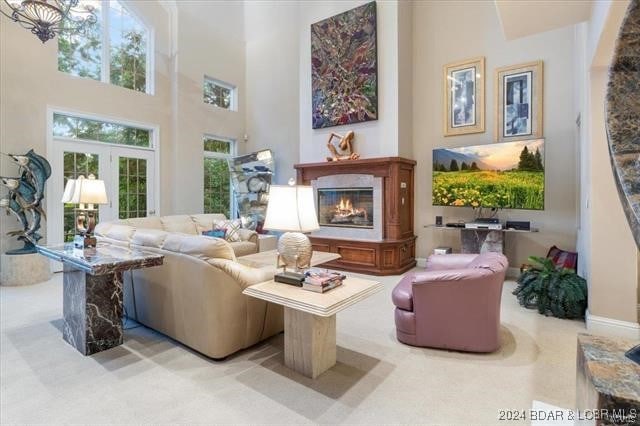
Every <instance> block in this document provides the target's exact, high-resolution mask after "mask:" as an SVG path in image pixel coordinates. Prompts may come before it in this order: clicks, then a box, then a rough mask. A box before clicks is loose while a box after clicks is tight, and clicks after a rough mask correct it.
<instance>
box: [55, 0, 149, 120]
mask: <svg viewBox="0 0 640 426" xmlns="http://www.w3.org/2000/svg"><path fill="white" fill-rule="evenodd" d="M111 1H117V2H118V4H120V6H121V7H122V8H123V9H124V10H126V11H127V12H128V13H129V14H131V15H132V16H134V17H135V18H136V20H137V21H138V23H139V24H140V25H141V26H142V27H144V29H145V30H146V31H147V46H146V52H147V54H146V65H145V67H146V69H145V90H144V92H141V91H139V90H134V89H129V88H128V87H123V86H118V85H117V84H113V83H111V40H110V37H109V19H110V18H109V8H110V7H111V6H110V4H109V3H110V2H111ZM100 3H101V20H100V23H101V25H102V27H101V29H102V31H101V37H102V50H101V56H100V62H101V63H100V79H99V80H97V79H94V78H91V77H82V76H79V75H75V74H70V73H67V72H65V71H60V69H59V68H58V66H57V63H56V68H57V69H58V72H60V73H62V74H64V75H67V76H70V77H75V78H82V79H85V80H93V81H98V82H100V83H105V84H109V85H112V86H115V87H121V88H123V89H127V90H132V91H134V92H137V93H146V94H147V95H151V96H153V95H155V30H154V28H153V27H152V26H151V25H149V23H148V22H147V21H146V20H145V19H143V18H142V16H141V15H140V14H139V13H137V12H136V11H135V10H133V9H132V8H131V5H129V4H127V2H125V1H124V0H100ZM57 55H58V50H56V61H57V60H58V56H57ZM56 112H58V111H56Z"/></svg>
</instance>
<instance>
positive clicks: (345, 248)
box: [294, 157, 416, 275]
mask: <svg viewBox="0 0 640 426" xmlns="http://www.w3.org/2000/svg"><path fill="white" fill-rule="evenodd" d="M415 165H416V162H415V161H413V160H409V159H407V158H401V157H384V158H371V159H365V160H347V161H331V162H326V163H307V164H296V165H295V166H294V168H295V169H296V172H297V179H298V184H300V185H310V184H311V181H312V180H315V179H318V178H319V177H323V176H333V175H340V174H364V175H373V176H374V177H380V178H382V232H383V238H382V240H379V241H371V240H354V239H342V238H336V237H324V236H322V237H319V236H318V237H316V236H309V239H310V240H311V244H312V245H313V249H314V250H317V251H325V252H331V253H338V254H339V255H340V256H341V258H340V259H337V260H334V261H331V262H329V263H326V264H325V265H326V266H327V267H329V268H335V269H343V270H347V271H353V272H361V273H367V274H374V275H397V274H401V273H403V272H406V271H407V270H409V269H411V268H413V267H414V266H415V265H416V254H415V251H416V249H415V241H416V236H415V235H414V233H413V190H414V178H413V169H414V166H415Z"/></svg>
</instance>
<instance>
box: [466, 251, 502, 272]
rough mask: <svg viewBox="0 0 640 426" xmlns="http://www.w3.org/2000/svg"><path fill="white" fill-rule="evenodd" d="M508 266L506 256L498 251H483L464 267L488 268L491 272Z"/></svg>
mask: <svg viewBox="0 0 640 426" xmlns="http://www.w3.org/2000/svg"><path fill="white" fill-rule="evenodd" d="M508 266H509V262H508V261H507V258H506V257H505V256H504V255H502V254H500V253H493V252H489V253H483V254H481V255H479V256H478V257H476V258H475V259H473V260H472V261H471V263H469V264H468V265H467V266H466V267H467V268H469V269H476V268H482V269H488V270H490V271H491V272H498V271H500V270H502V269H505V268H507V267H508Z"/></svg>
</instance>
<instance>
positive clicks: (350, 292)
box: [242, 277, 382, 379]
mask: <svg viewBox="0 0 640 426" xmlns="http://www.w3.org/2000/svg"><path fill="white" fill-rule="evenodd" d="M381 289H382V284H381V283H379V282H377V281H370V280H364V279H361V278H355V277H348V278H347V279H345V280H344V282H343V283H342V285H341V286H340V287H336V288H334V289H333V290H330V291H328V292H326V293H314V292H313V291H308V290H303V289H301V288H300V287H295V286H291V285H287V284H282V283H277V282H275V281H273V280H271V281H265V282H263V283H259V284H255V285H252V286H249V287H247V288H245V289H244V291H243V292H242V293H243V294H246V295H248V296H252V297H255V298H257V299H262V300H266V301H267V302H271V303H275V304H277V305H282V306H284V363H285V365H286V366H287V367H289V368H291V369H292V370H295V371H297V372H298V373H300V374H303V375H305V376H307V377H310V378H312V379H315V378H316V377H318V376H319V375H320V374H322V373H323V372H325V371H327V370H328V369H329V368H331V367H333V366H334V365H335V364H336V314H337V313H338V312H339V311H341V310H343V309H345V308H347V307H349V306H351V305H353V304H355V303H357V302H359V301H361V300H363V299H365V298H367V297H369V296H371V295H372V294H374V293H376V292H378V291H380V290H381Z"/></svg>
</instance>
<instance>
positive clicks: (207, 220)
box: [191, 213, 227, 234]
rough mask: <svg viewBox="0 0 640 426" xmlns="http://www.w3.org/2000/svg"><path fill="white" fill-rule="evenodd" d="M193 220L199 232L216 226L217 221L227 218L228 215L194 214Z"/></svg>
mask: <svg viewBox="0 0 640 426" xmlns="http://www.w3.org/2000/svg"><path fill="white" fill-rule="evenodd" d="M191 220H192V221H193V223H195V224H196V229H197V231H198V234H202V233H203V232H204V231H208V230H210V229H213V228H215V223H216V222H218V221H220V220H227V217H226V216H225V215H223V214H218V213H204V214H193V215H191Z"/></svg>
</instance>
